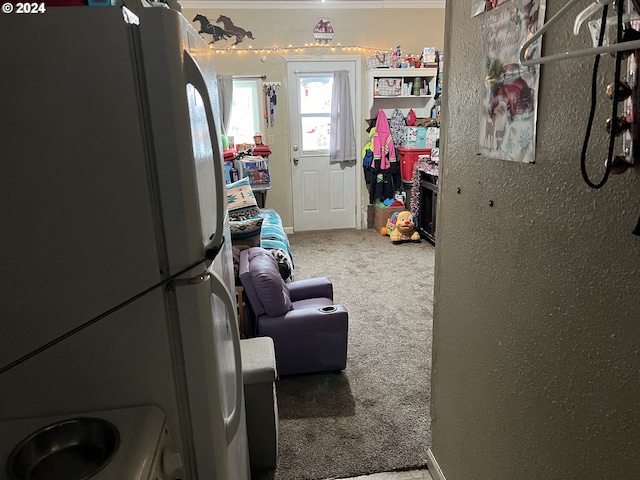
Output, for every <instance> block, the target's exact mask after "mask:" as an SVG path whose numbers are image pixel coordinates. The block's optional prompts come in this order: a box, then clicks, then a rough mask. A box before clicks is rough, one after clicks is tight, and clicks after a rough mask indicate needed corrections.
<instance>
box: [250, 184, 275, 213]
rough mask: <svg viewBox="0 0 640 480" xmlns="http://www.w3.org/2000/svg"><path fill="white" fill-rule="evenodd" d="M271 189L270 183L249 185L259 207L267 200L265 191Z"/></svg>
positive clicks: (262, 206)
mask: <svg viewBox="0 0 640 480" xmlns="http://www.w3.org/2000/svg"><path fill="white" fill-rule="evenodd" d="M270 189H271V184H270V183H264V184H260V183H258V184H255V185H251V190H253V193H254V195H255V197H256V202H257V203H258V206H259V207H260V208H264V204H265V202H266V201H267V191H268V190H270Z"/></svg>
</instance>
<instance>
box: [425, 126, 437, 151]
mask: <svg viewBox="0 0 640 480" xmlns="http://www.w3.org/2000/svg"><path fill="white" fill-rule="evenodd" d="M439 139H440V128H438V127H428V128H427V130H426V138H425V142H426V146H427V148H436V145H438V140H439Z"/></svg>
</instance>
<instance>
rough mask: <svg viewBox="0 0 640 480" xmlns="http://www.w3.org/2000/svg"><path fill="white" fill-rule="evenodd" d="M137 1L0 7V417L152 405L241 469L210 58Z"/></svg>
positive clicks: (190, 441)
mask: <svg viewBox="0 0 640 480" xmlns="http://www.w3.org/2000/svg"><path fill="white" fill-rule="evenodd" d="M131 8H132V9H133V10H134V12H133V13H132V12H131V11H128V10H127V9H126V8H125V9H122V8H120V7H55V8H48V9H47V11H46V12H45V13H40V14H30V15H25V14H23V15H18V14H4V15H1V16H0V45H2V46H3V47H2V48H1V49H0V65H2V67H1V69H2V73H1V74H0V89H1V91H2V99H1V100H0V169H1V171H0V222H1V224H2V235H1V237H0V265H2V269H3V272H4V273H3V274H2V275H1V276H0V292H1V293H0V420H6V419H15V418H26V417H36V416H45V415H58V414H69V413H74V412H90V411H97V410H106V409H113V408H121V407H132V406H138V405H156V406H159V407H160V408H161V409H162V410H163V411H164V412H165V413H166V416H167V423H168V425H169V428H170V429H171V431H172V436H173V438H174V441H175V443H176V447H177V449H178V451H179V452H180V455H181V458H182V464H183V467H182V469H183V472H184V477H183V478H187V479H193V480H195V479H200V480H215V479H218V480H228V479H243V480H247V479H248V478H249V476H250V474H249V461H248V450H247V438H246V420H245V412H244V397H243V385H242V373H241V372H242V370H241V359H240V349H239V335H238V326H237V313H236V310H235V308H236V307H235V301H234V300H233V297H232V295H233V294H234V285H233V266H232V258H231V254H230V251H231V244H230V243H231V242H230V237H229V228H228V222H227V220H226V219H227V217H226V193H225V187H224V174H223V159H222V155H221V151H222V150H221V142H220V139H219V136H220V135H219V134H220V131H219V126H220V121H219V108H218V107H219V103H218V92H217V83H216V72H215V66H214V61H213V53H212V51H211V50H210V49H209V48H208V46H207V44H206V42H205V41H204V40H203V39H202V38H201V37H200V36H199V35H198V34H197V32H196V31H195V30H194V29H193V28H192V27H191V25H190V24H189V23H188V22H187V21H186V20H185V18H184V17H183V16H182V15H181V14H180V13H179V12H176V11H174V10H170V9H165V8H135V7H134V6H131Z"/></svg>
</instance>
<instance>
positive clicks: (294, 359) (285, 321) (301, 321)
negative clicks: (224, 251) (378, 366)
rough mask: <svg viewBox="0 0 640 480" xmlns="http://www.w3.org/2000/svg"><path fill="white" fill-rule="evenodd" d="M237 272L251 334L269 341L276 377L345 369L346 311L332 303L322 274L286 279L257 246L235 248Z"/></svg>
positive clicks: (267, 253) (272, 259) (269, 256)
mask: <svg viewBox="0 0 640 480" xmlns="http://www.w3.org/2000/svg"><path fill="white" fill-rule="evenodd" d="M239 273H240V281H241V282H242V286H243V287H244V291H245V294H246V296H247V300H248V302H249V305H250V306H251V309H252V310H253V313H254V315H255V329H256V332H255V334H256V336H261V337H271V338H272V339H273V344H274V347H275V353H276V365H277V371H278V374H279V375H291V374H294V373H310V372H322V371H335V372H340V371H342V370H344V368H345V366H346V364H347V331H348V324H349V314H348V313H347V310H346V309H345V308H344V307H343V306H342V305H334V303H333V285H332V284H331V281H330V280H329V279H328V278H327V277H320V278H312V279H309V280H299V281H295V282H290V283H285V282H284V280H282V277H281V276H280V272H279V270H278V264H277V262H276V260H275V258H273V255H271V254H270V253H269V252H268V251H266V250H265V249H263V248H260V247H253V248H249V249H247V250H243V251H242V252H240V270H239Z"/></svg>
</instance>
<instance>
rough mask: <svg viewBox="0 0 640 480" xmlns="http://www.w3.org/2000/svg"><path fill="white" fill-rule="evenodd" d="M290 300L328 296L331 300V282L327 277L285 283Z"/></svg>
mask: <svg viewBox="0 0 640 480" xmlns="http://www.w3.org/2000/svg"><path fill="white" fill-rule="evenodd" d="M286 285H287V288H288V289H289V296H290V298H291V301H292V302H297V301H298V300H304V299H306V298H319V297H323V298H330V299H331V300H333V284H332V283H331V280H329V278H328V277H318V278H310V279H308V280H297V281H295V282H290V283H287V284H286Z"/></svg>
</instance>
